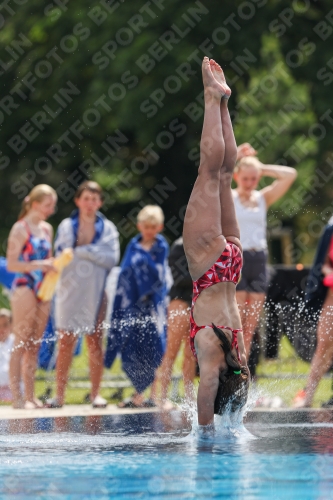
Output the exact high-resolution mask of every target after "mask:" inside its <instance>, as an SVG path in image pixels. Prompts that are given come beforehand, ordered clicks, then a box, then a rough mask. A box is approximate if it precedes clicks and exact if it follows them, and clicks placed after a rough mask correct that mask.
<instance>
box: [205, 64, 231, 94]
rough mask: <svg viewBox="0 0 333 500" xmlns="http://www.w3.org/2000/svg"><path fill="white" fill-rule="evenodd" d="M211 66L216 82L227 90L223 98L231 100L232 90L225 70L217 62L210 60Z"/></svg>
mask: <svg viewBox="0 0 333 500" xmlns="http://www.w3.org/2000/svg"><path fill="white" fill-rule="evenodd" d="M209 64H210V67H211V70H212V73H213V76H214V78H215V80H216V81H217V82H218V83H220V84H221V85H222V87H223V88H224V89H225V92H224V95H223V96H222V97H223V99H229V97H230V96H231V89H230V87H228V85H227V82H226V79H225V76H224V73H223V69H222V68H221V66H220V65H219V64H218V63H217V62H216V61H214V59H210V61H209Z"/></svg>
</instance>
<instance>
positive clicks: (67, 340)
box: [46, 181, 119, 408]
mask: <svg viewBox="0 0 333 500" xmlns="http://www.w3.org/2000/svg"><path fill="white" fill-rule="evenodd" d="M102 196H103V193H102V189H101V187H100V186H99V185H98V184H97V183H96V182H93V181H86V182H84V183H83V184H81V185H80V186H79V188H78V190H77V192H76V194H75V198H74V202H75V204H76V206H77V210H75V211H74V212H73V213H72V214H71V216H70V217H68V218H67V219H64V220H63V221H62V222H61V224H60V226H59V228H58V232H57V235H56V239H55V254H56V255H57V254H59V253H60V252H61V251H62V250H63V249H64V248H73V249H74V259H73V260H72V262H71V263H70V264H69V265H68V266H67V267H66V268H65V269H64V270H63V272H62V274H61V277H60V281H59V283H58V286H57V290H56V297H55V324H56V329H57V332H58V336H59V351H58V357H57V363H56V384H57V389H56V396H55V397H54V398H51V399H49V400H47V403H46V405H47V407H49V408H59V407H61V406H62V405H63V404H64V398H65V389H66V384H67V379H68V374H69V369H70V365H71V362H72V357H73V351H74V347H75V344H76V342H77V340H78V336H81V335H83V334H86V339H87V344H88V352H89V366H90V379H91V392H90V400H91V403H92V405H93V406H94V407H98V408H104V407H105V406H106V405H107V401H106V400H105V399H104V398H102V397H101V396H100V395H99V389H100V383H101V378H102V374H103V351H102V336H103V331H102V328H103V321H104V319H105V311H106V295H105V291H104V289H105V283H106V278H107V276H108V274H109V272H110V270H111V269H112V267H113V266H115V265H116V264H117V262H118V260H119V240H118V232H117V230H116V227H115V226H114V224H113V223H112V222H111V221H109V220H108V219H106V218H105V217H104V216H103V215H102V214H101V213H100V212H99V211H98V210H99V208H101V206H102V204H103V201H102Z"/></svg>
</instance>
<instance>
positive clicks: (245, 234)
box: [232, 189, 267, 251]
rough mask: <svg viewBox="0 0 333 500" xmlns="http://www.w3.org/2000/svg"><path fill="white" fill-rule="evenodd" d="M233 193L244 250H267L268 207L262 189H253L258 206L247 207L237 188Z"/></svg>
mask: <svg viewBox="0 0 333 500" xmlns="http://www.w3.org/2000/svg"><path fill="white" fill-rule="evenodd" d="M232 193H233V197H234V203H235V210H236V217H237V221H238V224H239V229H240V241H241V244H242V247H243V250H252V249H255V250H258V251H260V250H266V249H267V239H266V230H267V207H266V201H265V198H264V195H263V194H262V193H261V192H260V191H253V193H254V196H255V198H256V201H257V206H256V207H246V206H244V205H243V204H242V203H241V201H240V199H239V195H238V193H237V191H236V190H235V189H233V191H232Z"/></svg>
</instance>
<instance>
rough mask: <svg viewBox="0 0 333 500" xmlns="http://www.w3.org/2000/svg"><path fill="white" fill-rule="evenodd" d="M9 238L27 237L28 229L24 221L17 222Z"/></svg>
mask: <svg viewBox="0 0 333 500" xmlns="http://www.w3.org/2000/svg"><path fill="white" fill-rule="evenodd" d="M9 236H16V237H17V236H18V237H20V236H21V237H24V238H26V237H27V227H26V224H25V223H24V221H23V220H18V221H17V222H15V224H14V225H13V227H12V228H11V230H10V235H9Z"/></svg>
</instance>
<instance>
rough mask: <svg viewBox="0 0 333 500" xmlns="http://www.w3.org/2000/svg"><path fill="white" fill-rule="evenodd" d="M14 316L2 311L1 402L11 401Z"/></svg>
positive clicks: (0, 319) (0, 317)
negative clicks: (10, 373) (10, 369)
mask: <svg viewBox="0 0 333 500" xmlns="http://www.w3.org/2000/svg"><path fill="white" fill-rule="evenodd" d="M11 327H12V314H11V312H10V310H9V309H4V308H2V309H0V401H6V402H8V401H11V400H12V393H11V390H10V387H9V360H10V355H11V350H12V347H13V344H14V335H13V334H12V333H11Z"/></svg>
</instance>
